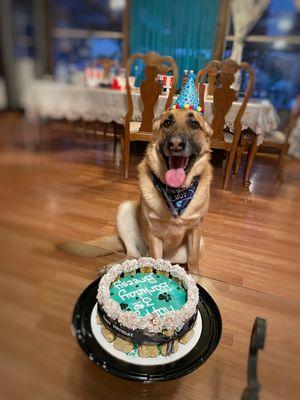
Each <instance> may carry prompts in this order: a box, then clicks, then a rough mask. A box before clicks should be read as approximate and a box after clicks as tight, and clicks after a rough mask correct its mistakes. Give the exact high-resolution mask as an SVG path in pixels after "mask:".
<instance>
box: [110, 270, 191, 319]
mask: <svg viewBox="0 0 300 400" xmlns="http://www.w3.org/2000/svg"><path fill="white" fill-rule="evenodd" d="M110 296H111V298H112V299H113V300H115V301H117V302H118V303H120V305H121V308H122V309H123V310H124V311H125V310H127V311H134V312H136V313H137V314H138V315H139V316H141V317H145V316H146V315H147V314H151V313H153V312H154V311H155V312H156V313H157V314H158V315H159V316H163V315H166V314H167V313H168V312H169V311H175V310H179V309H180V308H182V306H183V305H184V304H185V303H186V300H187V295H186V290H185V289H184V288H183V287H182V286H181V285H180V283H178V282H177V281H175V280H174V279H172V278H170V277H168V276H164V275H161V274H155V273H141V272H139V273H137V274H133V275H127V276H124V277H122V278H120V279H119V280H118V281H116V282H114V283H113V284H112V285H111V287H110Z"/></svg>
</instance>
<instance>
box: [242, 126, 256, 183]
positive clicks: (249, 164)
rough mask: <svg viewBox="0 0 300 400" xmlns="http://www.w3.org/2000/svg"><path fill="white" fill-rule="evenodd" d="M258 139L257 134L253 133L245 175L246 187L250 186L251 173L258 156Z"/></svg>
mask: <svg viewBox="0 0 300 400" xmlns="http://www.w3.org/2000/svg"><path fill="white" fill-rule="evenodd" d="M257 137H258V136H257V135H256V134H255V133H253V139H252V143H251V145H250V147H249V150H248V156H247V163H246V169H245V173H244V182H243V183H244V186H246V187H248V186H249V185H250V180H249V176H250V172H251V169H252V165H253V162H254V159H255V155H256V146H257Z"/></svg>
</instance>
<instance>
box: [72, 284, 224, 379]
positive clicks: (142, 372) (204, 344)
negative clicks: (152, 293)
mask: <svg viewBox="0 0 300 400" xmlns="http://www.w3.org/2000/svg"><path fill="white" fill-rule="evenodd" d="M99 280H100V278H99V279H97V280H95V281H94V282H92V283H91V284H90V285H89V286H88V287H87V288H86V289H85V290H84V291H83V293H82V294H81V295H80V297H79V299H78V300H77V303H76V305H75V308H74V312H73V317H72V333H73V335H74V336H75V337H76V339H77V341H78V343H79V345H80V347H81V348H82V350H83V351H84V352H85V353H86V354H87V356H88V357H89V358H90V359H91V360H92V361H93V362H94V363H96V364H97V365H98V366H99V367H101V368H103V369H104V370H105V371H107V372H109V373H111V374H114V375H116V376H119V377H120V378H124V379H130V380H133V381H139V382H147V383H150V382H163V381H167V380H171V379H176V378H179V377H181V376H184V375H186V374H189V373H190V372H192V371H194V370H195V369H197V368H198V367H200V365H202V364H203V363H204V362H205V361H206V360H207V359H208V358H209V357H210V356H211V355H212V353H213V352H214V350H215V349H216V347H217V346H218V343H219V341H220V337H221V332H222V320H221V315H220V311H219V309H218V307H217V305H216V303H215V302H214V300H213V299H212V298H211V296H210V295H209V294H208V293H207V292H206V290H204V289H203V288H202V287H201V286H200V285H198V284H197V287H198V289H199V298H200V300H199V304H198V308H199V311H200V313H201V317H202V333H201V336H200V338H199V340H198V342H197V344H196V345H195V347H194V348H193V349H192V350H191V351H190V352H189V353H188V354H187V355H185V356H183V357H182V358H180V359H179V360H177V361H174V362H170V363H168V364H164V365H151V366H145V365H136V364H131V363H127V362H125V361H122V360H119V359H117V358H115V357H113V356H112V355H111V354H109V353H108V352H106V351H105V350H104V349H103V348H102V347H101V346H100V344H99V343H98V342H97V340H96V339H95V337H94V335H93V333H92V329H91V323H90V319H91V313H92V310H93V308H94V306H95V304H96V296H97V290H98V284H99Z"/></svg>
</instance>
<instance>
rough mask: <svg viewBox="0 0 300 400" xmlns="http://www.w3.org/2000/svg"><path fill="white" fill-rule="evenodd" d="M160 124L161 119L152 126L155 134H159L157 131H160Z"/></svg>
mask: <svg viewBox="0 0 300 400" xmlns="http://www.w3.org/2000/svg"><path fill="white" fill-rule="evenodd" d="M160 122H161V118H159V119H157V120H156V121H154V122H153V126H152V130H153V133H157V131H158V130H159V128H160Z"/></svg>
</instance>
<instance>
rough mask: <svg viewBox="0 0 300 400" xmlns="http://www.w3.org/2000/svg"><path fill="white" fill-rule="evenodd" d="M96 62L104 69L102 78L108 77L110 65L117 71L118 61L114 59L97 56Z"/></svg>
mask: <svg viewBox="0 0 300 400" xmlns="http://www.w3.org/2000/svg"><path fill="white" fill-rule="evenodd" d="M96 64H97V65H98V64H100V65H102V67H103V70H104V79H105V78H108V77H109V74H110V69H111V67H115V68H116V69H117V71H119V68H120V66H119V63H118V61H116V60H112V59H111V58H98V59H97V60H96Z"/></svg>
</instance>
